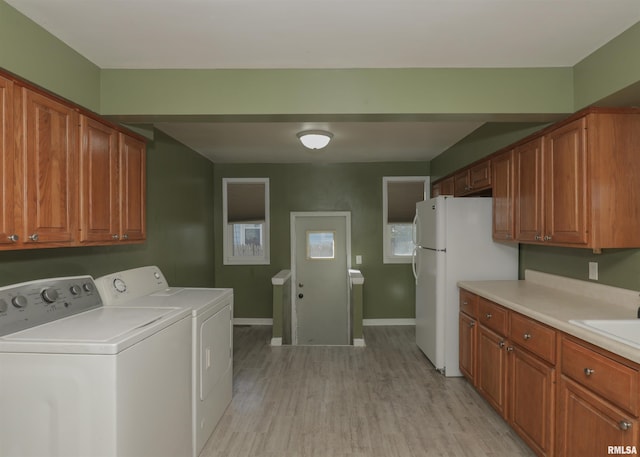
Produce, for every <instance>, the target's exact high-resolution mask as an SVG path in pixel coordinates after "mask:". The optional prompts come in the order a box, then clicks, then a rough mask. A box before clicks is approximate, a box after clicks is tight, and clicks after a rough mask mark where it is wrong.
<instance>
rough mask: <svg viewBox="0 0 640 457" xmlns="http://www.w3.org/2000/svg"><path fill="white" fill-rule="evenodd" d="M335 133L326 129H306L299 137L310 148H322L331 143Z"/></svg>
mask: <svg viewBox="0 0 640 457" xmlns="http://www.w3.org/2000/svg"><path fill="white" fill-rule="evenodd" d="M331 138H333V134H332V133H330V132H325V131H324V130H305V131H303V132H300V133H298V139H299V140H300V142H301V143H302V144H303V145H304V147H305V148H309V149H322V148H324V147H325V146H326V145H328V144H329V141H331Z"/></svg>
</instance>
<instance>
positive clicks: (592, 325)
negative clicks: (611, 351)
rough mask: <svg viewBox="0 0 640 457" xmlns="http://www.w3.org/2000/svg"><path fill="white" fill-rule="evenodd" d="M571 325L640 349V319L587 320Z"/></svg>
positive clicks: (571, 321)
mask: <svg viewBox="0 0 640 457" xmlns="http://www.w3.org/2000/svg"><path fill="white" fill-rule="evenodd" d="M569 323H571V324H575V325H578V326H580V327H582V328H585V329H587V330H591V331H593V332H596V333H599V334H601V335H603V336H607V337H609V338H611V339H614V340H616V341H619V342H621V343H624V344H628V345H629V346H633V347H635V348H638V349H640V319H587V320H570V321H569Z"/></svg>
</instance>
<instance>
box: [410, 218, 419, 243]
mask: <svg viewBox="0 0 640 457" xmlns="http://www.w3.org/2000/svg"><path fill="white" fill-rule="evenodd" d="M419 224H420V219H418V213H417V212H416V215H415V216H413V231H412V232H411V238H412V239H413V245H414V246H417V245H418V225H419Z"/></svg>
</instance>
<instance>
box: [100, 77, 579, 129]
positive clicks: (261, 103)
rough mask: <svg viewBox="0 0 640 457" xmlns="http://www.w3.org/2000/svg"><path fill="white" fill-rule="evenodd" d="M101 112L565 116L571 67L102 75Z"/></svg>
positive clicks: (569, 99)
mask: <svg viewBox="0 0 640 457" xmlns="http://www.w3.org/2000/svg"><path fill="white" fill-rule="evenodd" d="M101 74H102V80H101V81H102V99H101V108H102V112H103V114H107V115H111V114H113V115H119V116H126V115H130V116H138V115H147V116H148V115H152V116H175V115H199V116H214V115H247V114H251V115H267V116H272V115H292V114H302V115H304V114H325V115H338V114H340V115H358V116H364V115H381V114H385V115H403V116H407V115H410V114H413V115H420V116H426V115H429V114H431V115H437V116H438V117H440V116H446V115H455V116H458V117H459V116H461V115H467V116H474V115H477V114H478V113H497V114H501V113H524V114H530V113H571V112H573V86H572V84H573V72H572V70H571V68H464V69H461V68H457V69H447V68H411V69H346V70H318V69H316V70H303V69H292V70H288V69H287V70H285V69H280V70H278V69H276V70H271V69H270V70H109V69H105V70H102V73H101Z"/></svg>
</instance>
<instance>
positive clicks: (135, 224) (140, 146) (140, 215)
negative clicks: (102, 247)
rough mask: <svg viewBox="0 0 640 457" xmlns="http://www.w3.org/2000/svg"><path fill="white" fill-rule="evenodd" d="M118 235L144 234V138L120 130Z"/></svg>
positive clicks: (140, 237)
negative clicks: (128, 134) (139, 138)
mask: <svg viewBox="0 0 640 457" xmlns="http://www.w3.org/2000/svg"><path fill="white" fill-rule="evenodd" d="M119 162H120V239H121V240H122V241H140V240H144V239H145V238H146V186H147V185H146V181H145V174H146V171H145V169H146V155H145V144H144V142H142V141H140V140H138V139H136V138H133V137H130V136H127V135H124V134H122V133H121V134H120V161H119Z"/></svg>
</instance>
